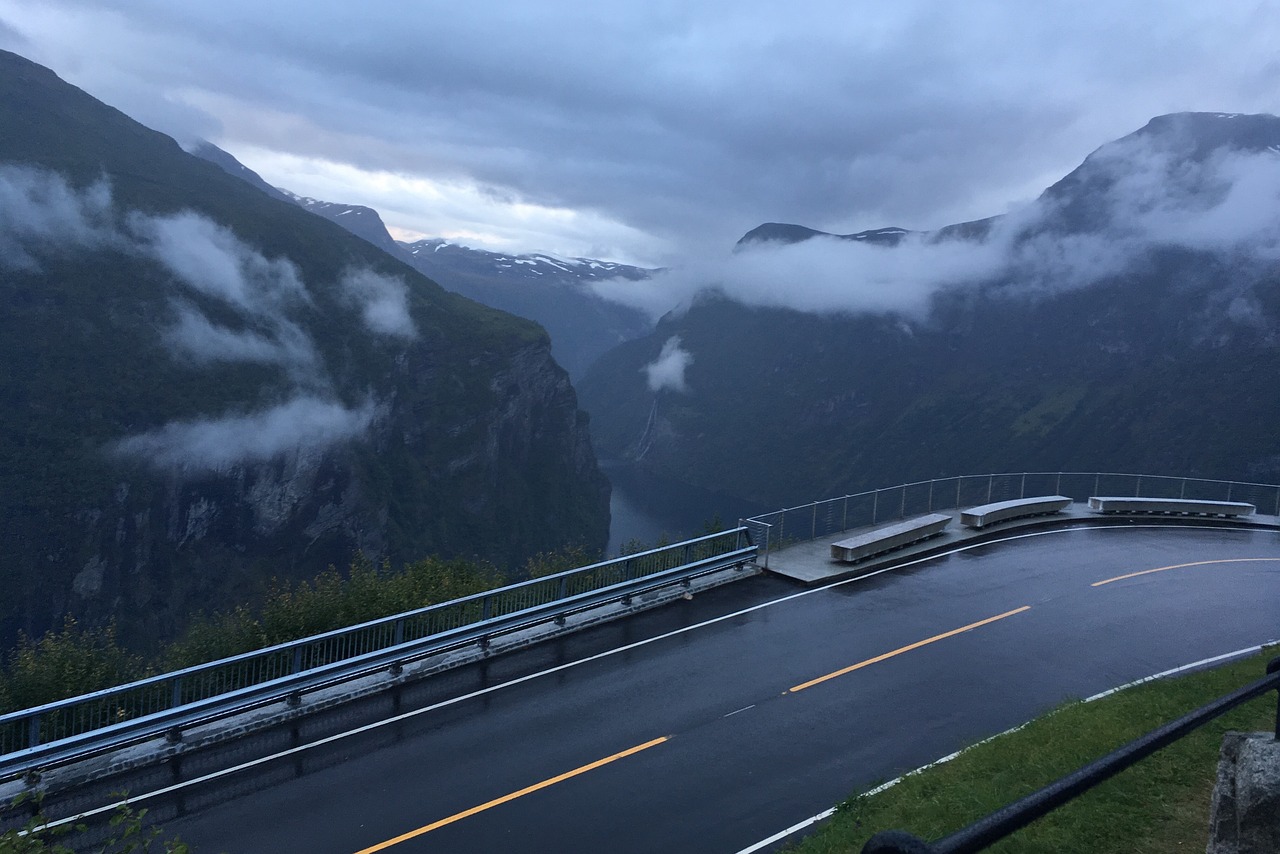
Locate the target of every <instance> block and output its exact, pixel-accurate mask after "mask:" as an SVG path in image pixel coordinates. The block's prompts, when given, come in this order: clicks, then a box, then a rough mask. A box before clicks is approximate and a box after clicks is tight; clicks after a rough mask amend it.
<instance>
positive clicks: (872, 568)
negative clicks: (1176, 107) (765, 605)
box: [757, 501, 1280, 585]
mask: <svg viewBox="0 0 1280 854" xmlns="http://www.w3.org/2000/svg"><path fill="white" fill-rule="evenodd" d="M962 509H964V508H955V509H953V510H935V511H933V512H935V513H941V514H943V515H948V516H951V517H952V522H951V524H950V525H948V526H947V528H946V529H945V530H944V531H943V532H942V533H941V534H939V535H938V536H936V537H931V538H930V539H927V540H922V541H921V542H918V543H913V544H911V545H909V546H906V547H904V548H901V549H898V550H896V551H892V552H886V553H885V554H881V555H877V556H876V557H871V558H868V559H866V560H864V561H860V562H858V563H856V564H849V563H843V562H841V561H838V560H833V559H832V557H831V544H832V543H833V542H835V541H837V540H842V539H844V538H846V537H849V536H853V535H855V534H857V533H859V532H860V531H863V530H867V529H865V528H862V529H859V528H853V529H850V530H848V531H840V532H836V533H832V534H831V535H829V536H826V537H819V538H818V539H816V540H809V541H808V542H802V543H791V544H788V545H787V546H785V547H783V548H780V549H776V550H774V551H771V552H770V553H769V554H768V555H767V556H766V555H761V556H760V557H759V558H758V559H757V565H758V566H760V567H761V568H762V569H764V570H765V571H767V572H769V573H772V574H774V575H778V576H781V577H783V578H789V579H791V580H792V581H798V582H800V583H801V584H806V585H817V584H826V583H830V582H832V581H840V580H842V579H846V578H856V577H857V576H859V575H868V574H870V573H872V572H877V571H879V570H882V569H885V568H888V567H892V566H897V565H900V564H903V563H907V562H910V561H913V560H916V559H918V558H923V557H929V556H931V555H935V554H941V553H942V552H946V551H950V550H952V549H955V548H957V547H959V546H964V545H976V544H978V543H981V542H987V541H992V540H999V539H1004V538H1005V537H1008V536H1011V535H1017V534H1019V533H1028V532H1031V531H1035V530H1045V529H1048V528H1061V527H1068V526H1075V525H1135V524H1146V525H1151V524H1154V525H1162V524H1164V525H1177V524H1184V525H1185V524H1187V523H1188V522H1189V521H1192V519H1191V518H1188V517H1180V518H1179V517H1161V516H1147V517H1123V518H1118V517H1115V516H1103V515H1101V514H1099V513H1097V512H1093V511H1091V510H1090V509H1089V505H1088V503H1087V502H1083V501H1076V502H1073V503H1072V504H1071V505H1070V506H1069V507H1067V509H1066V510H1063V511H1062V512H1061V513H1057V514H1055V515H1053V516H1032V517H1028V518H1023V519H1011V520H1009V521H1007V522H1000V523H998V524H995V525H991V526H989V527H986V528H982V529H981V530H974V529H972V528H966V527H964V526H962V525H961V524H960V513H961V510H962ZM1195 521H1198V522H1201V523H1203V524H1210V525H1218V526H1221V527H1227V528H1274V529H1277V530H1280V517H1277V516H1266V515H1258V514H1255V515H1253V516H1248V517H1245V518H1242V519H1221V518H1214V517H1203V518H1200V519H1196V520H1195Z"/></svg>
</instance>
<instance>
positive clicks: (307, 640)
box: [0, 527, 749, 726]
mask: <svg viewBox="0 0 1280 854" xmlns="http://www.w3.org/2000/svg"><path fill="white" fill-rule="evenodd" d="M744 535H745V536H747V537H749V531H748V530H747V529H746V528H742V527H739V528H731V529H729V530H725V531H720V532H717V533H714V534H705V535H702V536H699V537H695V538H693V539H689V540H682V541H680V542H677V543H672V544H670V545H667V546H660V547H657V548H653V549H648V550H645V551H643V552H636V553H634V554H629V555H622V556H619V557H616V558H610V559H608V560H603V561H598V562H596V563H593V564H588V565H587V566H582V567H575V568H573V569H567V570H562V571H560V572H557V573H552V574H550V575H545V576H541V577H538V578H532V579H528V580H526V581H519V582H515V583H513V584H507V585H504V586H502V587H496V588H493V589H490V590H485V591H481V592H479V593H472V594H468V595H466V596H461V597H458V598H456V599H451V600H449V601H447V602H439V603H436V604H434V605H426V606H423V607H421V608H415V609H413V610H410V611H403V612H400V613H397V614H392V615H389V616H386V617H378V618H376V619H373V620H367V621H365V622H363V623H357V624H355V625H351V626H344V627H342V628H338V629H331V630H329V631H326V632H321V633H318V634H314V635H309V636H307V637H304V638H298V639H296V640H291V641H284V642H282V643H278V644H273V645H271V646H267V647H261V648H259V649H254V650H249V651H247V652H242V653H239V654H237V655H233V656H227V657H225V658H220V659H216V660H214V661H208V662H204V663H202V664H196V665H192V666H190V667H185V668H182V669H179V670H174V671H169V672H165V673H159V674H155V675H152V676H147V677H143V678H142V679H137V680H134V681H132V682H129V683H126V684H124V685H116V686H112V687H110V688H103V689H100V690H98V691H93V692H90V693H87V694H81V695H77V696H75V697H67V698H64V699H61V700H55V701H52V702H50V703H45V704H42V705H40V706H33V707H30V708H26V709H18V710H15V711H12V712H7V713H4V714H0V726H3V725H6V724H9V725H12V724H16V723H18V722H20V721H24V720H30V719H31V718H33V717H39V716H41V715H45V714H49V713H53V712H59V711H64V710H68V709H73V708H75V707H76V706H82V705H86V704H90V703H96V702H99V701H103V700H109V699H111V698H113V697H117V696H123V695H125V694H128V693H131V692H134V691H139V690H145V689H147V688H156V687H161V686H166V685H172V684H173V683H174V682H175V680H181V679H184V678H187V677H192V676H200V675H202V674H206V673H211V672H214V671H217V670H220V669H223V668H228V667H232V666H234V665H236V664H242V663H247V662H252V661H253V660H255V659H265V658H268V657H270V656H272V655H276V654H280V653H288V652H293V651H296V650H300V649H303V648H306V647H310V646H315V645H319V644H323V643H325V642H326V641H330V640H334V639H339V638H342V637H344V636H347V635H354V634H356V633H359V632H363V631H367V630H371V629H377V628H380V627H385V626H394V625H396V624H397V623H399V622H401V621H408V620H413V619H415V618H419V617H424V616H428V615H430V614H432V613H434V612H440V611H446V610H449V609H457V608H459V607H462V606H466V605H468V604H474V603H478V602H484V601H485V600H486V599H492V598H494V597H498V596H501V595H503V594H510V593H517V592H519V591H520V590H522V589H528V588H532V587H538V586H546V585H554V584H555V583H556V582H557V581H560V580H565V581H568V580H570V579H573V578H574V577H580V576H584V575H589V574H590V573H593V572H598V571H599V570H601V569H605V568H608V567H612V566H617V565H626V564H628V563H634V562H639V561H643V560H644V559H646V558H651V557H655V556H658V555H662V554H665V553H670V552H673V551H675V550H682V551H683V553H684V555H685V556H686V559H685V560H684V561H682V563H681V564H680V565H678V566H677V567H673V569H678V568H679V567H680V566H682V565H692V564H691V562H690V561H689V560H688V559H687V555H688V554H689V553H690V551H691V550H692V549H694V548H695V547H696V546H698V545H699V544H701V543H705V542H708V541H711V540H716V539H725V540H726V541H728V540H729V538H733V543H734V545H735V546H736V545H737V544H739V543H740V542H741V541H742V538H743V536H744ZM734 550H735V549H732V548H726V549H725V550H724V552H725V553H726V554H727V553H729V552H731V551H734ZM697 562H698V561H693V562H692V563H697ZM664 572H665V571H664ZM654 574H656V573H654ZM636 580H640V579H636ZM586 592H587V593H590V592H591V591H586ZM581 595H585V594H583V593H578V594H574V595H573V596H562V597H557V598H556V599H553V600H552V602H556V601H568V600H570V599H573V598H575V597H576V596H581ZM498 616H499V615H492V616H487V617H482V618H481V619H479V620H476V621H473V623H471V624H477V625H478V624H480V623H484V622H486V621H490V620H494V619H497V617H498ZM468 625H470V624H468ZM393 646H395V644H388V645H387V646H386V647H385V648H386V649H390V648H392V647H393ZM356 657H358V655H351V656H347V658H356ZM332 663H335V662H326V664H332ZM306 669H308V670H309V669H314V668H306ZM183 705H187V704H183Z"/></svg>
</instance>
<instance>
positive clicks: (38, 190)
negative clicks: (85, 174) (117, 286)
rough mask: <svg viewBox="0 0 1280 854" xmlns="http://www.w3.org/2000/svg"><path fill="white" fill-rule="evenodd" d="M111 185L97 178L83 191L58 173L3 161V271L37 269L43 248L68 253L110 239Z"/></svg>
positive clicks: (0, 192)
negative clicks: (38, 258)
mask: <svg viewBox="0 0 1280 854" xmlns="http://www.w3.org/2000/svg"><path fill="white" fill-rule="evenodd" d="M113 238H114V230H113V228H112V201H111V186H110V185H109V184H108V183H107V182H106V181H105V180H100V181H97V182H95V183H93V184H91V185H90V186H88V187H86V188H84V189H83V190H77V189H76V188H74V187H72V186H70V185H69V184H68V183H67V181H66V179H65V178H63V177H62V176H61V175H58V174H57V173H54V172H48V171H45V170H41V169H33V168H31V167H27V166H18V165H14V164H0V269H10V270H28V271H36V270H39V269H40V265H39V262H38V261H37V257H38V255H40V254H42V252H55V253H56V252H60V251H61V252H65V251H67V250H73V249H74V250H79V249H84V248H88V247H93V246H99V245H103V244H106V243H109V242H111V241H112V240H113Z"/></svg>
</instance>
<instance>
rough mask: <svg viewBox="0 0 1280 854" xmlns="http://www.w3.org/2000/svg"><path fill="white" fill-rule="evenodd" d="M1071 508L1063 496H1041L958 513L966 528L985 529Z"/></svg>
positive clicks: (1000, 502) (984, 505) (961, 522)
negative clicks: (997, 524)
mask: <svg viewBox="0 0 1280 854" xmlns="http://www.w3.org/2000/svg"><path fill="white" fill-rule="evenodd" d="M1070 506H1071V499H1070V498H1068V497H1067V496H1065V495H1041V496H1038V497H1035V498H1016V499H1014V500H1012V501H996V502H993V503H991V504H982V505H980V506H978V507H970V508H969V509H968V510H962V511H960V524H961V525H964V526H965V527H966V528H985V527H986V526H988V525H994V524H996V523H997V522H1007V521H1008V520H1010V519H1021V518H1023V517H1025V516H1048V515H1050V514H1052V513H1061V512H1062V511H1063V510H1066V509H1067V508H1068V507H1070Z"/></svg>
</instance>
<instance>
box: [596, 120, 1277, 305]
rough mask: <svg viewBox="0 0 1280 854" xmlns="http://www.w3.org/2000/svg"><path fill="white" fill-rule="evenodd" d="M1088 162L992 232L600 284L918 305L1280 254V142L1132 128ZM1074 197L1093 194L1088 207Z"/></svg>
mask: <svg viewBox="0 0 1280 854" xmlns="http://www.w3.org/2000/svg"><path fill="white" fill-rule="evenodd" d="M1083 169H1084V170H1086V171H1087V174H1088V175H1089V176H1090V178H1091V180H1092V182H1093V183H1092V184H1091V186H1090V188H1089V189H1088V190H1087V191H1078V192H1077V191H1070V192H1069V194H1068V195H1065V196H1064V195H1061V194H1058V195H1055V194H1051V193H1046V194H1045V195H1043V196H1041V197H1040V198H1039V199H1038V200H1037V201H1035V202H1033V203H1031V204H1029V205H1026V206H1024V207H1022V208H1020V209H1018V210H1016V211H1014V212H1012V213H1009V214H1006V215H1004V216H1003V217H1001V218H999V219H998V220H997V221H996V222H995V223H994V225H993V226H992V228H991V229H990V231H989V232H988V233H987V234H986V235H985V237H983V238H982V239H959V238H950V239H942V238H940V237H939V235H938V234H936V233H926V234H921V233H916V234H911V235H908V236H907V237H905V238H904V239H903V240H902V242H900V243H899V244H898V245H896V246H893V247H889V246H883V245H875V244H871V243H867V242H865V241H852V240H841V239H838V238H822V237H819V238H813V239H810V240H807V241H805V242H802V243H796V244H779V243H763V244H753V245H750V246H748V247H744V248H743V249H742V250H741V251H738V252H735V253H733V254H731V255H728V256H727V257H719V258H715V259H712V260H695V261H693V262H691V263H688V264H685V265H682V266H680V267H676V268H671V269H668V270H666V271H663V272H660V273H658V274H656V275H655V276H654V277H653V278H651V279H649V280H648V281H645V282H639V283H637V282H630V281H624V280H612V281H607V282H601V283H598V284H596V285H594V286H593V287H594V289H595V291H596V293H597V294H599V295H600V296H602V297H604V298H607V299H611V300H615V301H617V302H620V303H623V304H626V305H629V306H632V307H634V308H637V309H640V310H642V311H645V312H646V313H648V314H649V316H650V317H653V318H655V319H656V318H657V317H659V316H661V315H662V314H663V313H665V312H667V311H670V310H672V309H674V308H678V307H680V306H687V305H689V304H690V303H691V301H692V300H693V299H694V298H695V297H696V296H697V295H698V294H700V293H703V292H707V291H719V292H722V293H724V294H725V295H727V296H728V297H729V298H731V299H734V300H737V301H739V302H742V303H745V304H748V305H758V306H768V307H774V308H792V309H796V310H799V311H808V312H817V313H852V314H860V313H873V314H901V315H908V316H917V317H918V316H922V315H924V314H926V313H927V311H928V309H929V306H930V301H931V299H932V297H933V296H934V295H935V294H937V293H939V292H941V291H944V290H951V289H964V288H974V287H978V286H991V285H995V284H999V285H1000V286H1001V287H1002V288H1003V289H1004V292H1005V293H1007V294H1010V295H1012V294H1019V295H1025V296H1036V295H1043V294H1048V293H1056V292H1059V291H1062V290H1068V289H1072V288H1079V287H1084V286H1087V285H1089V284H1092V283H1095V282H1098V281H1101V280H1104V279H1107V278H1109V277H1115V276H1121V275H1123V274H1124V273H1126V272H1127V271H1130V270H1132V269H1134V268H1135V267H1137V266H1140V265H1142V264H1143V263H1145V260H1146V259H1147V258H1148V257H1149V255H1150V252H1151V251H1152V250H1153V249H1156V248H1160V247H1168V246H1180V247H1186V248H1190V249H1194V250H1200V251H1206V252H1215V253H1221V254H1226V255H1229V256H1231V257H1232V258H1233V259H1236V260H1239V261H1242V262H1273V261H1277V260H1280V147H1277V148H1276V149H1275V150H1264V151H1255V152H1244V151H1219V152H1217V153H1214V154H1212V155H1211V156H1209V157H1208V158H1207V159H1206V160H1203V161H1201V160H1194V159H1190V158H1188V157H1187V156H1186V154H1185V152H1183V151H1180V150H1178V149H1176V148H1170V147H1168V146H1166V145H1164V144H1162V143H1161V141H1159V140H1152V139H1147V138H1144V137H1141V136H1134V137H1129V138H1126V139H1125V140H1123V141H1121V142H1119V143H1114V144H1112V145H1109V146H1106V147H1104V148H1103V149H1101V150H1100V151H1099V152H1098V153H1097V154H1096V155H1095V156H1094V157H1091V158H1090V159H1089V161H1088V162H1087V163H1086V165H1085V167H1083ZM1073 200H1084V201H1085V202H1087V205H1086V210H1087V215H1084V216H1083V218H1081V217H1082V215H1081V214H1080V213H1079V207H1078V205H1075V204H1073Z"/></svg>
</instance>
